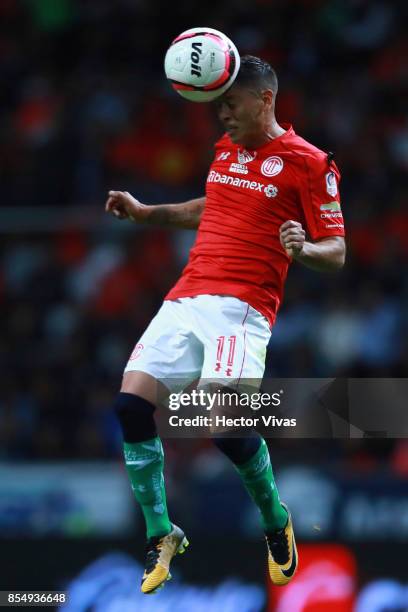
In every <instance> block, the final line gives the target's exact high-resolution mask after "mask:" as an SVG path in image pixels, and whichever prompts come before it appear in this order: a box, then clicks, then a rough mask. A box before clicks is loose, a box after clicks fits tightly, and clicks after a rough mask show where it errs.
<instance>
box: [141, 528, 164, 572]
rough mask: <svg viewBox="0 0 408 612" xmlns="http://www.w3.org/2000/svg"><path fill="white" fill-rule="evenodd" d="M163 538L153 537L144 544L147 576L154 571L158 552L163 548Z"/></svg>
mask: <svg viewBox="0 0 408 612" xmlns="http://www.w3.org/2000/svg"><path fill="white" fill-rule="evenodd" d="M163 539H164V538H163V537H158V536H157V537H153V538H150V539H149V540H148V541H147V544H146V563H145V571H146V574H149V573H150V572H151V571H153V570H154V568H155V566H156V563H157V559H158V558H159V555H160V551H161V549H162V547H163Z"/></svg>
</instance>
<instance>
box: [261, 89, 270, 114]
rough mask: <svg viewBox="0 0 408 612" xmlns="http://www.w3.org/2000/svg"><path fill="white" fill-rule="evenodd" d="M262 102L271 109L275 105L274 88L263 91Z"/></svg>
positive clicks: (266, 107)
mask: <svg viewBox="0 0 408 612" xmlns="http://www.w3.org/2000/svg"><path fill="white" fill-rule="evenodd" d="M261 95H262V102H263V104H264V107H265V109H268V110H269V109H270V108H272V106H273V91H272V89H264V90H263V92H262V94H261Z"/></svg>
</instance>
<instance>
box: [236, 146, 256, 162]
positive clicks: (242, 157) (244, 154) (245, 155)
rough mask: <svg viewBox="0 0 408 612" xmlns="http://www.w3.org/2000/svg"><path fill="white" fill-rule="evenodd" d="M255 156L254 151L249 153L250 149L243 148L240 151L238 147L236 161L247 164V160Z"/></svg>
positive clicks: (251, 159) (252, 159)
mask: <svg viewBox="0 0 408 612" xmlns="http://www.w3.org/2000/svg"><path fill="white" fill-rule="evenodd" d="M255 157H256V151H254V152H253V153H251V152H250V151H247V150H246V149H243V150H242V151H241V149H238V161H239V163H240V164H249V162H251V161H254V159H255Z"/></svg>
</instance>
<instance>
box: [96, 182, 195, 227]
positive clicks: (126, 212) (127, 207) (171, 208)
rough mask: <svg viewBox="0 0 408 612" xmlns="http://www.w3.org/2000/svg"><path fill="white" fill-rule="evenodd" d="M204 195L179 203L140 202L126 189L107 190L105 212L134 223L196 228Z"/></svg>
mask: <svg viewBox="0 0 408 612" xmlns="http://www.w3.org/2000/svg"><path fill="white" fill-rule="evenodd" d="M204 205H205V197H202V198H196V199H194V200H188V201H187V202H182V203H180V204H155V205H151V206H149V205H147V204H142V203H141V202H139V200H136V198H134V197H133V196H132V195H130V193H128V192H127V191H109V197H108V199H107V201H106V205H105V210H106V212H109V213H112V214H113V215H115V217H117V218H118V219H130V220H131V221H134V222H135V223H145V224H149V225H167V226H171V227H177V228H181V229H197V228H198V226H199V224H200V219H201V215H202V213H203V210H204Z"/></svg>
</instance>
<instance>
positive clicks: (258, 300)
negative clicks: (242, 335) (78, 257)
mask: <svg viewBox="0 0 408 612" xmlns="http://www.w3.org/2000/svg"><path fill="white" fill-rule="evenodd" d="M283 126H284V127H285V129H286V130H287V131H286V132H285V133H284V134H282V135H281V136H278V137H277V138H274V139H273V140H270V141H269V142H267V143H266V144H265V145H263V146H262V147H259V148H258V149H255V150H246V149H244V147H242V146H239V145H236V144H234V143H233V142H232V141H231V139H230V137H229V136H228V135H227V134H225V135H224V136H223V137H222V138H221V139H220V140H219V141H218V142H217V143H216V146H215V159H214V161H213V163H212V165H211V167H210V171H209V174H208V177H207V186H206V201H205V208H204V212H203V214H202V217H201V221H200V226H199V228H198V232H197V238H196V241H195V244H194V246H193V248H192V249H191V252H190V258H189V261H188V263H187V266H186V267H185V268H184V270H183V273H182V275H181V277H180V279H179V280H178V282H177V283H176V285H175V286H174V287H173V289H171V291H170V292H169V293H168V294H167V296H166V297H165V299H166V300H173V299H177V298H180V297H192V296H195V295H202V294H210V295H211V294H212V295H214V294H216V295H230V296H234V297H237V298H239V299H240V300H242V301H244V302H247V303H248V304H250V305H251V306H252V307H253V308H255V309H256V310H258V311H259V312H261V313H262V314H263V315H265V317H266V318H267V319H268V320H269V322H270V324H271V325H272V324H273V322H274V320H275V317H276V313H277V311H278V308H279V305H280V303H281V301H282V296H283V286H284V282H285V279H286V275H287V271H288V266H289V263H290V262H291V258H290V257H289V256H288V255H287V254H286V252H285V250H284V249H283V247H282V246H281V244H280V241H279V227H280V226H281V225H282V223H284V222H285V221H288V220H289V219H291V220H293V221H299V222H300V223H301V224H302V226H303V228H304V229H305V230H306V233H307V234H308V238H309V239H311V240H312V241H315V240H319V239H320V238H325V237H328V236H344V225H343V217H342V213H341V209H340V197H339V192H338V182H339V180H340V173H339V171H338V168H337V166H336V164H335V163H334V162H330V161H329V160H328V157H327V154H326V153H324V152H323V151H321V150H320V149H318V148H317V147H315V146H313V145H312V144H310V143H309V142H307V141H306V140H304V139H303V138H301V137H300V136H297V135H296V134H295V132H294V130H293V128H292V126H290V125H285V124H283Z"/></svg>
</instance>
